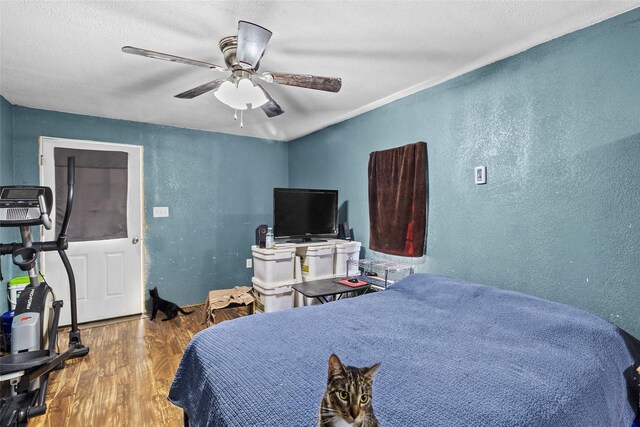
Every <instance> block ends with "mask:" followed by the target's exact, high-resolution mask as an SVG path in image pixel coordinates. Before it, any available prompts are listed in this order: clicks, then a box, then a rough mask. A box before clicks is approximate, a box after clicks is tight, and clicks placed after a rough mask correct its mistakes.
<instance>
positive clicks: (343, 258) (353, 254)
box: [333, 242, 360, 277]
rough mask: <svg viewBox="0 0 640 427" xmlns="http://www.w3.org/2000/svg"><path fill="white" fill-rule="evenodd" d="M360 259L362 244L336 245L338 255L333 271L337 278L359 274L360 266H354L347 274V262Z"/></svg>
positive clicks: (347, 243)
mask: <svg viewBox="0 0 640 427" xmlns="http://www.w3.org/2000/svg"><path fill="white" fill-rule="evenodd" d="M356 259H360V242H341V243H336V255H335V257H334V260H335V262H334V265H333V271H334V272H335V276H336V277H348V276H355V275H357V274H358V265H357V264H352V267H351V269H350V271H349V272H347V261H349V260H356Z"/></svg>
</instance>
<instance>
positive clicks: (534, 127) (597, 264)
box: [289, 9, 640, 336]
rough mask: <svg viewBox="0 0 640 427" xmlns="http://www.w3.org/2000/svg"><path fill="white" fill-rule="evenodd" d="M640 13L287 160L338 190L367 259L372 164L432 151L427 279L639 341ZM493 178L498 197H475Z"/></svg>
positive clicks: (303, 178) (355, 125) (345, 128)
mask: <svg viewBox="0 0 640 427" xmlns="http://www.w3.org/2000/svg"><path fill="white" fill-rule="evenodd" d="M639 76H640V9H636V10H634V11H632V12H629V13H626V14H624V15H621V16H619V17H616V18H614V19H611V20H608V21H605V22H603V23H600V24H598V25H595V26H592V27H589V28H586V29H584V30H581V31H578V32H576V33H572V34H570V35H567V36H565V37H562V38H560V39H556V40H554V41H551V42H549V43H546V44H544V45H541V46H538V47H535V48H533V49H530V50H528V51H526V52H524V53H521V54H519V55H516V56H514V57H511V58H508V59H506V60H503V61H500V62H498V63H494V64H492V65H489V66H487V67H484V68H482V69H479V70H477V71H474V72H471V73H468V74H466V75H464V76H461V77H459V78H456V79H453V80H451V81H448V82H446V83H444V84H441V85H438V86H436V87H433V88H431V89H428V90H425V91H422V92H420V93H418V94H415V95H412V96H409V97H407V98H404V99H401V100H399V101H397V102H394V103H392V104H389V105H387V106H384V107H381V108H378V109H376V110H374V111H371V112H369V113H367V114H364V115H361V116H358V117H356V118H354V119H351V120H349V121H346V122H343V123H340V124H338V125H336V126H332V127H330V128H327V129H325V130H323V131H320V132H317V133H315V134H312V135H310V136H307V137H305V138H301V139H298V140H296V141H292V143H291V147H290V160H289V162H290V163H289V172H290V177H289V180H290V184H291V185H293V186H300V187H310V186H313V187H327V188H338V189H339V190H340V198H341V200H343V201H345V202H346V203H347V204H348V207H349V209H348V211H349V215H348V217H349V221H350V224H351V226H353V227H354V229H355V234H356V238H357V239H358V240H361V241H362V242H363V244H364V245H365V246H366V245H368V235H369V230H368V224H369V222H368V201H367V162H368V154H369V153H370V152H371V151H375V150H381V149H385V148H390V147H394V146H400V145H404V144H407V143H413V142H416V141H426V142H427V143H428V154H429V178H430V208H429V230H428V239H427V245H428V246H427V256H426V257H425V259H423V260H422V261H423V263H422V264H420V265H418V266H417V269H418V270H419V271H422V272H434V273H440V274H446V275H451V276H456V277H460V278H463V279H469V280H473V281H477V282H481V283H487V284H492V285H495V286H498V287H502V288H510V289H515V290H518V291H523V292H526V293H529V294H533V295H537V296H541V297H544V298H547V299H551V300H556V301H561V302H565V303H569V304H572V305H575V306H578V307H582V308H585V309H587V310H590V311H592V312H594V313H597V314H599V315H601V316H602V317H604V318H606V319H608V320H610V321H613V322H614V323H616V324H618V325H620V326H622V327H624V328H626V329H628V330H629V332H631V333H633V334H634V335H636V336H640V221H639V219H640V102H639V100H640V78H639ZM477 165H486V166H487V176H488V184H487V185H480V186H476V185H474V184H473V167H474V166H477Z"/></svg>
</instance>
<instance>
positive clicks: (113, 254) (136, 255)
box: [40, 137, 144, 325]
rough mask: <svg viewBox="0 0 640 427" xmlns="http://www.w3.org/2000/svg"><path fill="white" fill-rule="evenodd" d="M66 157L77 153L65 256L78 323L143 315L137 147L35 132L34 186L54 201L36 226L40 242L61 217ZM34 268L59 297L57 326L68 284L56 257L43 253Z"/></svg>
mask: <svg viewBox="0 0 640 427" xmlns="http://www.w3.org/2000/svg"><path fill="white" fill-rule="evenodd" d="M68 155H73V156H75V157H76V179H75V190H74V204H73V209H72V215H71V220H70V221H69V231H68V236H69V249H68V250H67V256H68V257H69V260H70V262H71V265H72V267H73V270H74V273H75V279H76V295H77V297H76V300H77V304H78V322H89V321H94V320H100V319H108V318H113V317H119V316H126V315H130V314H138V313H142V311H143V292H144V289H143V282H142V147H140V146H136V145H124V144H110V143H102V142H93V141H80V140H72V139H60V138H50V137H41V138H40V185H45V186H48V187H51V190H52V191H53V194H54V206H55V207H56V209H53V212H52V214H51V220H52V222H53V223H54V227H53V228H52V229H51V230H44V228H42V229H43V230H44V232H43V240H55V239H56V237H57V234H56V233H57V231H56V230H57V229H59V227H60V223H61V222H62V217H63V216H64V209H65V205H66V192H67V184H66V181H67V169H66V164H67V160H66V159H67V156H68ZM59 217H60V218H59ZM56 224H57V226H56ZM40 267H41V270H42V272H43V274H44V275H45V278H46V280H47V283H49V285H50V286H51V287H52V288H53V291H54V293H55V296H56V299H62V300H63V301H64V305H63V308H62V313H61V316H60V324H61V325H68V324H70V323H71V312H70V309H69V307H70V303H69V283H68V279H67V275H66V271H65V269H64V266H63V264H62V262H61V261H60V257H59V256H58V254H57V253H56V252H48V253H42V254H41V263H40Z"/></svg>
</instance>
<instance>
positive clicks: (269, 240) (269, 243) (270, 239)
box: [265, 227, 274, 249]
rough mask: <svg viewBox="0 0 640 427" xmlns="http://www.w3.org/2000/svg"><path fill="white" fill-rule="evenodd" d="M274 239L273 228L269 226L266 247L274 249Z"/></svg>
mask: <svg viewBox="0 0 640 427" xmlns="http://www.w3.org/2000/svg"><path fill="white" fill-rule="evenodd" d="M273 245H274V241H273V228H271V227H269V228H268V229H267V239H266V242H265V247H266V248H267V249H273Z"/></svg>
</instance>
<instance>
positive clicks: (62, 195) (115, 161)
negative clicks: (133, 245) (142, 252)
mask: <svg viewBox="0 0 640 427" xmlns="http://www.w3.org/2000/svg"><path fill="white" fill-rule="evenodd" d="M70 156H75V158H76V178H75V192H74V196H73V211H72V213H71V219H70V221H69V232H68V236H69V241H71V242H79V241H90V240H107V239H121V238H126V237H127V180H128V154H127V153H125V152H122V151H98V150H75V149H70V148H58V147H56V148H54V161H55V179H56V234H57V233H58V232H59V230H60V228H61V227H62V219H63V215H64V210H65V207H66V204H67V157H70Z"/></svg>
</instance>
